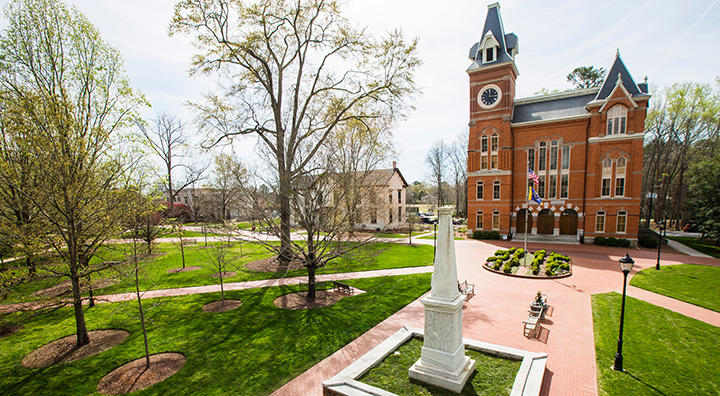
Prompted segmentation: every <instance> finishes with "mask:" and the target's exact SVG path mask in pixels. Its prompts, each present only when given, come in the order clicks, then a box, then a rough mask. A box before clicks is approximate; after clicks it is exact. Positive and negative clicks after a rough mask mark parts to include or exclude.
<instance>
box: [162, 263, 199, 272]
mask: <svg viewBox="0 0 720 396" xmlns="http://www.w3.org/2000/svg"><path fill="white" fill-rule="evenodd" d="M200 268H202V267H198V266H197V265H193V266H191V267H185V268H182V267H180V268H171V269H169V270H167V271H166V272H167V273H168V274H175V273H178V272H190V271H195V270H199V269H200Z"/></svg>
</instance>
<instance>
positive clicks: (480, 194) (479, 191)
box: [475, 181, 485, 200]
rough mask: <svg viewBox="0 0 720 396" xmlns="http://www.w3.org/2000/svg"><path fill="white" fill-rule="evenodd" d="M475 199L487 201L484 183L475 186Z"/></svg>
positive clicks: (480, 182)
mask: <svg viewBox="0 0 720 396" xmlns="http://www.w3.org/2000/svg"><path fill="white" fill-rule="evenodd" d="M475 199H476V200H482V199H485V183H483V182H482V181H479V182H477V183H476V184H475Z"/></svg>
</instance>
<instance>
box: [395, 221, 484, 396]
mask: <svg viewBox="0 0 720 396" xmlns="http://www.w3.org/2000/svg"><path fill="white" fill-rule="evenodd" d="M438 212H439V227H438V228H439V229H438V234H437V249H436V251H435V268H434V269H433V274H432V283H431V286H432V289H431V291H430V295H429V296H427V297H425V298H423V299H422V300H421V301H422V303H423V305H425V338H424V344H423V348H422V354H421V357H420V359H419V360H418V361H417V362H415V364H414V365H413V366H412V367H410V370H408V375H409V376H410V378H413V379H415V380H418V381H421V382H425V383H428V384H432V385H435V386H439V387H441V388H444V389H448V390H451V391H453V392H456V393H460V391H461V390H462V388H463V386H465V382H467V380H468V378H469V377H470V374H471V373H472V372H473V371H474V370H475V361H474V360H472V359H470V358H469V357H467V356H465V344H464V343H463V329H462V325H463V322H462V307H463V302H464V301H465V296H464V295H462V294H461V293H460V292H459V290H458V277H457V268H456V265H455V243H454V242H455V238H454V235H453V228H452V218H451V214H452V208H449V207H443V208H440V209H439V210H438Z"/></svg>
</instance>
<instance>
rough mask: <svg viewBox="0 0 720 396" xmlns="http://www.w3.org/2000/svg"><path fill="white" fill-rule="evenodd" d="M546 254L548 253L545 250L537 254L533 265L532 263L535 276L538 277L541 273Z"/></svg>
mask: <svg viewBox="0 0 720 396" xmlns="http://www.w3.org/2000/svg"><path fill="white" fill-rule="evenodd" d="M546 253H547V252H546V251H545V250H544V249H542V250H538V251H537V252H535V258H533V261H532V263H530V266H531V267H532V273H533V275H537V274H539V273H540V266H541V265H542V264H543V263H544V262H545V254H546Z"/></svg>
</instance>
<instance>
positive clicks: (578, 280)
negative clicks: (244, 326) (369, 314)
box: [272, 241, 720, 396]
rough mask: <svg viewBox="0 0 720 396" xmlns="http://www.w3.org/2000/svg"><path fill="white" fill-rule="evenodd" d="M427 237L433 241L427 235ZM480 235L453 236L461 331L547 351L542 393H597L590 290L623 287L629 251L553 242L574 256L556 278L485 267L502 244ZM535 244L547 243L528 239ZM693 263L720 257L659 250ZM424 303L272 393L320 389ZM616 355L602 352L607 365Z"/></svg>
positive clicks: (699, 312) (687, 308) (716, 317)
mask: <svg viewBox="0 0 720 396" xmlns="http://www.w3.org/2000/svg"><path fill="white" fill-rule="evenodd" d="M429 243H432V241H430V242H429ZM511 245H513V243H511V242H498V243H495V244H493V245H491V244H488V243H483V242H479V241H455V251H456V257H457V264H458V278H459V279H460V280H461V281H462V280H465V279H467V280H468V281H469V282H470V283H475V284H476V286H475V291H476V293H477V294H476V295H475V296H474V297H472V298H471V299H470V300H469V301H468V302H467V303H466V304H465V306H464V308H463V313H464V315H463V329H464V336H465V337H466V338H472V339H476V340H480V341H485V342H491V343H495V344H500V345H505V346H509V347H513V348H520V349H525V350H529V351H533V352H546V353H548V363H547V371H546V373H545V381H544V383H543V388H542V394H543V395H551V396H555V395H557V396H567V395H578V396H579V395H589V396H596V395H597V394H598V388H597V375H596V374H597V369H596V364H595V347H594V336H593V324H592V309H591V303H590V296H591V295H592V294H595V293H605V292H610V291H616V292H621V291H622V278H623V277H622V273H621V272H620V270H619V265H618V259H619V258H620V257H622V256H623V255H624V254H625V252H626V249H623V248H609V247H600V246H592V245H551V246H550V247H549V250H558V251H562V252H563V253H565V254H568V255H570V256H571V257H572V259H573V265H574V266H573V271H574V273H573V276H571V277H568V278H564V279H558V280H535V279H519V278H513V277H507V276H502V275H497V274H493V273H490V272H488V271H486V270H484V269H483V268H482V266H481V262H482V261H483V260H484V259H485V258H486V257H488V256H491V255H492V254H493V253H494V252H495V250H497V249H498V248H499V247H502V248H507V247H510V246H511ZM528 248H530V249H531V250H536V249H540V248H547V246H541V245H535V244H528ZM629 252H630V255H631V256H632V257H633V259H635V267H634V268H633V271H632V273H631V275H634V274H635V273H637V272H638V271H641V270H643V269H645V268H649V267H652V266H654V265H655V261H656V258H657V253H656V252H655V251H654V250H644V249H643V250H640V249H630V250H629ZM682 263H696V264H705V265H713V266H720V260H717V259H709V258H698V257H689V256H686V255H683V254H679V253H663V255H662V265H671V264H682ZM538 290H543V291H548V292H549V293H550V295H549V300H548V302H549V305H550V306H551V307H552V309H551V310H549V312H548V313H549V315H548V317H547V319H546V320H545V321H541V324H542V330H541V332H540V335H539V337H538V339H528V338H525V337H524V336H523V331H522V320H523V319H525V318H526V317H527V310H528V304H529V302H530V301H531V300H532V298H533V296H534V294H535V293H536V292H537V291H538ZM628 295H630V296H632V297H635V298H639V299H641V300H645V301H648V302H651V303H653V304H656V305H660V306H663V307H666V308H669V309H672V310H675V311H678V312H680V313H683V314H685V315H687V316H691V317H693V318H696V319H699V320H703V321H706V322H708V323H711V324H713V325H715V326H718V325H720V314H719V313H717V312H713V311H709V310H706V309H703V308H699V307H696V306H693V305H690V304H686V303H683V302H680V301H677V300H674V299H671V298H668V297H664V296H659V295H656V294H654V293H651V292H647V291H645V290H642V289H638V288H635V287H629V288H628ZM423 320H424V311H423V306H422V304H421V303H420V302H419V300H416V301H414V302H413V303H411V304H410V305H408V306H406V307H405V308H403V309H402V310H400V311H398V312H397V313H396V314H394V315H392V316H391V317H389V318H388V319H386V320H385V321H383V322H382V323H380V324H378V325H377V326H375V327H374V328H373V329H371V330H370V331H368V332H367V333H365V334H363V335H362V336H361V337H359V338H357V339H356V340H355V341H353V342H351V343H350V344H348V345H347V346H345V347H344V348H342V349H340V350H339V351H337V352H335V353H334V354H333V355H331V356H329V357H328V358H327V359H325V360H323V361H322V362H320V363H318V364H317V365H315V366H314V367H312V368H311V369H310V370H308V371H306V372H305V373H303V374H301V375H300V376H298V377H297V378H295V379H294V380H292V381H290V382H289V383H287V384H286V385H285V386H283V387H282V388H280V389H278V390H277V391H275V392H274V393H273V394H272V396H296V395H303V396H304V395H318V396H319V395H321V394H322V387H321V385H320V384H321V383H322V381H324V380H326V379H329V378H331V377H332V376H334V375H335V374H337V373H338V372H340V371H341V370H342V369H344V368H345V367H347V366H348V365H349V364H350V363H351V362H352V361H354V360H355V359H357V358H358V357H359V356H362V355H363V354H364V353H365V352H367V351H369V350H370V349H372V348H373V347H374V346H376V345H377V344H379V343H380V342H381V341H382V340H384V339H385V338H386V337H388V336H389V335H391V334H393V333H394V332H396V331H397V330H398V329H399V328H400V327H402V326H403V325H410V326H415V327H422V326H423ZM612 359H613V356H608V357H607V364H608V365H611V364H612Z"/></svg>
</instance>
